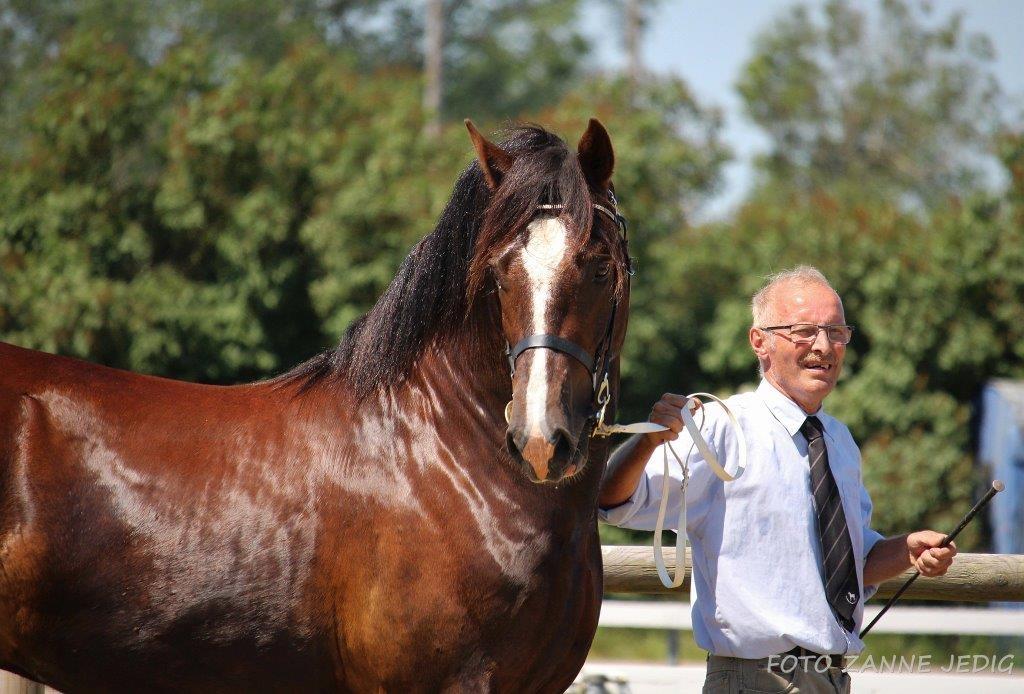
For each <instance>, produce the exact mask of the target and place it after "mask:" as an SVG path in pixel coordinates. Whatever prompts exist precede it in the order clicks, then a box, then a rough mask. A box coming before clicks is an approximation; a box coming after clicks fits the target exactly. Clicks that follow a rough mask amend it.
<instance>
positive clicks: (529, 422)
mask: <svg viewBox="0 0 1024 694" xmlns="http://www.w3.org/2000/svg"><path fill="white" fill-rule="evenodd" d="M527 232H528V233H529V239H528V240H527V242H526V246H525V247H524V248H523V251H522V256H521V257H522V261H523V267H524V268H525V269H526V276H527V278H528V279H529V281H530V301H531V307H530V308H531V312H532V314H533V327H532V330H531V334H533V335H543V334H545V333H548V332H550V331H549V330H548V325H547V320H546V315H547V311H548V305H549V304H550V303H551V296H552V293H553V291H554V287H555V281H556V279H557V278H558V274H559V273H558V269H559V267H560V266H561V265H562V263H563V262H565V250H566V246H567V243H566V236H567V234H568V230H567V229H566V228H565V224H564V223H563V222H562V220H560V219H558V218H548V219H540V220H537V221H536V222H533V223H532V224H530V226H528V227H527ZM550 360H551V350H549V349H535V350H533V362H532V368H531V369H530V374H529V377H528V379H527V381H526V426H527V428H528V429H529V431H530V434H531V435H535V434H539V433H540V431H539V430H540V423H541V422H543V421H544V415H545V413H546V412H547V400H548V364H549V363H550Z"/></svg>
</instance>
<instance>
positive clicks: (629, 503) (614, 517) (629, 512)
mask: <svg viewBox="0 0 1024 694" xmlns="http://www.w3.org/2000/svg"><path fill="white" fill-rule="evenodd" d="M645 501H647V474H646V473H645V474H643V475H641V476H640V479H639V481H637V483H636V489H634V490H633V494H632V495H631V496H630V497H629V498H628V499H626V500H625V501H623V502H622V503H621V504H619V505H618V506H613V507H611V508H598V509H597V517H598V518H600V519H601V520H603V521H604V522H605V523H608V524H610V525H616V526H619V527H623V526H625V525H626V524H627V523H629V521H630V519H632V518H633V516H635V515H636V514H637V512H638V511H639V510H640V509H642V508H643V506H644V502H645Z"/></svg>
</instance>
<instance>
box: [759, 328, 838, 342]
mask: <svg viewBox="0 0 1024 694" xmlns="http://www.w3.org/2000/svg"><path fill="white" fill-rule="evenodd" d="M761 330H768V331H770V332H775V331H777V330H785V331H787V332H785V333H780V334H781V335H782V336H783V337H784V338H786V339H787V340H789V341H791V342H793V343H794V344H798V345H809V344H811V343H812V342H814V341H815V340H817V339H818V333H819V332H821V331H822V330H824V331H825V337H827V338H828V341H829V342H833V343H835V344H837V345H846V344H849V343H850V339H851V338H852V337H853V326H852V325H815V324H814V323H793V324H792V325H771V326H768V327H764V328H761Z"/></svg>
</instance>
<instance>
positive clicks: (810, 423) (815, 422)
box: [800, 417, 825, 441]
mask: <svg viewBox="0 0 1024 694" xmlns="http://www.w3.org/2000/svg"><path fill="white" fill-rule="evenodd" d="M800 433H801V434H803V435H804V438H806V439H807V440H808V441H814V440H815V439H820V438H821V436H822V434H824V433H825V428H824V427H822V426H821V420H819V419H818V418H817V417H808V418H807V419H805V420H804V423H803V424H802V425H800Z"/></svg>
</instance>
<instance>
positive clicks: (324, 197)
mask: <svg viewBox="0 0 1024 694" xmlns="http://www.w3.org/2000/svg"><path fill="white" fill-rule="evenodd" d="M213 63H214V61H213V59H212V57H211V54H210V52H209V50H208V48H207V47H206V46H204V45H203V44H202V43H198V44H195V45H182V46H179V47H177V48H175V49H173V50H171V51H169V52H168V53H167V54H166V55H165V56H164V58H163V59H162V60H160V61H159V62H158V63H156V64H154V65H150V64H149V63H147V62H145V61H142V60H141V59H139V58H137V57H135V56H132V55H131V54H130V53H128V52H127V51H125V50H124V49H123V48H121V47H120V46H119V45H116V44H110V43H107V42H105V41H103V39H102V37H100V36H97V35H96V34H94V33H91V32H87V33H84V34H76V36H75V38H74V40H72V41H70V42H68V43H66V44H65V45H64V46H63V48H62V52H61V54H60V55H59V56H58V58H57V60H56V61H55V62H54V63H53V65H52V66H51V67H50V68H49V69H48V70H47V72H46V79H47V97H46V99H45V100H43V101H41V102H40V103H39V104H38V106H37V107H36V108H35V109H34V110H33V111H32V113H31V117H30V118H29V120H28V125H29V126H30V128H31V131H32V136H31V138H30V139H29V140H28V144H27V156H25V157H19V158H18V159H17V160H16V161H14V160H11V161H8V162H5V165H4V166H3V171H4V173H3V175H2V176H0V266H2V267H3V268H4V272H3V273H2V276H0V305H2V309H0V333H2V334H3V336H4V339H7V340H10V341H12V342H15V343H17V344H21V345H25V346H29V347H38V348H42V349H46V350H49V351H54V352H61V353H68V354H74V355H78V356H84V357H88V358H91V359H95V360H98V361H101V362H104V363H108V364H111V365H115V366H121V367H126V368H131V369H135V370H141V371H146V372H155V373H161V374H166V375H175V376H178V377H183V378H190V379H197V380H204V381H214V382H231V381H237V380H247V379H251V378H255V377H258V376H263V375H266V374H268V373H273V372H276V371H280V370H282V369H284V368H286V367H288V366H290V365H291V364H293V363H295V362H297V361H299V360H300V359H302V358H305V357H307V356H309V355H310V354H312V353H313V352H315V351H316V350H318V349H320V348H322V347H324V346H326V345H327V344H330V343H332V342H334V341H335V340H336V339H337V337H338V336H339V334H340V331H341V329H342V328H343V327H344V326H345V325H346V324H347V322H348V321H349V320H351V318H352V317H353V316H355V315H358V313H360V312H362V311H363V310H365V309H366V308H367V307H368V306H369V305H370V304H371V303H372V301H373V299H374V298H375V296H376V294H377V293H378V292H379V291H380V290H381V289H382V288H383V287H384V286H385V285H386V282H387V280H388V279H390V276H391V272H392V270H393V268H394V267H396V266H397V264H398V261H399V259H400V258H401V257H402V256H404V254H405V252H406V251H407V249H408V247H409V246H410V245H411V244H412V242H413V241H414V240H415V239H417V238H418V237H419V236H421V235H422V234H423V233H425V232H426V231H427V230H429V225H428V223H427V220H430V219H432V218H433V217H434V216H435V215H436V214H437V213H438V212H439V210H440V208H441V206H442V204H443V201H444V196H445V195H446V194H447V190H445V189H443V188H442V187H439V186H437V185H434V184H433V181H436V180H453V179H454V176H455V172H456V171H457V169H458V165H459V164H460V163H461V161H460V160H461V159H462V157H461V155H462V152H461V151H459V150H458V149H456V148H453V147H450V146H448V145H447V144H446V143H447V142H449V141H450V140H446V139H444V138H442V139H441V140H433V141H426V140H423V139H420V138H418V136H417V134H418V133H419V132H420V129H421V127H422V114H421V113H420V108H419V94H418V80H417V78H416V75H415V74H408V73H402V72H390V73H387V74H386V75H382V76H380V78H378V79H376V80H373V79H366V78H363V77H361V76H359V73H358V71H357V70H355V69H353V68H352V67H351V66H350V65H349V64H348V62H347V61H345V60H344V59H342V58H339V57H334V56H331V55H330V54H328V53H326V52H325V51H324V50H322V49H320V48H317V47H315V46H306V47H300V48H297V49H295V50H293V51H292V52H291V53H289V54H288V55H287V56H286V57H285V58H284V59H282V61H280V62H279V63H278V64H277V65H276V66H274V67H273V68H272V69H270V70H265V69H263V68H262V66H260V65H259V64H256V63H252V62H242V63H240V64H239V65H237V66H236V67H235V68H233V69H231V71H230V73H229V74H228V76H227V77H226V78H218V79H217V80H214V79H213V78H212V77H211V76H212V75H213V74H214V73H215V72H216V66H215V65H214V64H213Z"/></svg>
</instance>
